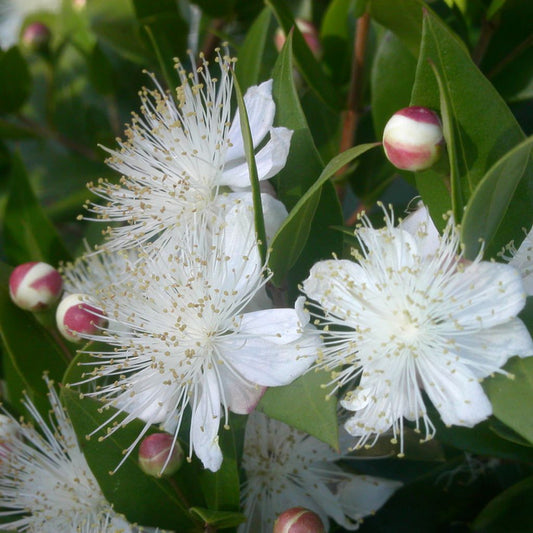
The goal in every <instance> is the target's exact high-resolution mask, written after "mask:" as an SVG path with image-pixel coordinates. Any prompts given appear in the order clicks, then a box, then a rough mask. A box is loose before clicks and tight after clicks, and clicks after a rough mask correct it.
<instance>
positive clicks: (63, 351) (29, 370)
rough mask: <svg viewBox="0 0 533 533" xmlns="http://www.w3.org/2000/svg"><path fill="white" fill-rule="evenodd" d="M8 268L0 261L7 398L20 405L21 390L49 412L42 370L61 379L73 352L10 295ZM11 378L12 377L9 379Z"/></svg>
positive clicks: (0, 312) (0, 322) (0, 319)
mask: <svg viewBox="0 0 533 533" xmlns="http://www.w3.org/2000/svg"><path fill="white" fill-rule="evenodd" d="M10 274H11V269H10V268H9V267H8V266H7V265H5V264H4V263H0V335H1V338H2V345H3V348H4V351H3V357H4V358H5V359H6V360H7V361H9V362H6V363H5V365H6V367H7V370H8V373H7V376H6V377H7V390H8V399H9V400H10V402H11V403H12V404H13V405H14V406H15V407H18V406H19V400H20V399H21V396H20V393H21V392H22V390H26V392H27V394H28V396H29V397H30V398H31V399H32V400H33V401H34V403H36V405H37V406H38V407H39V408H40V409H41V412H43V413H46V412H48V410H49V408H50V405H49V403H48V400H47V398H46V395H47V393H48V388H47V386H46V384H45V382H44V380H43V374H44V372H48V375H49V376H50V377H51V378H52V379H54V380H56V381H61V379H62V378H63V374H64V372H65V370H66V369H67V366H68V363H69V361H70V359H71V358H72V353H71V351H70V349H69V348H68V347H66V346H65V343H64V342H63V341H62V340H61V339H60V338H59V335H58V333H57V331H56V330H55V329H53V328H50V329H49V330H47V329H45V328H44V327H43V326H42V325H41V324H40V323H39V322H38V321H37V319H36V317H35V315H34V314H32V313H29V312H28V311H23V310H22V309H19V308H18V307H17V306H16V305H15V304H14V303H13V302H12V301H11V298H10V297H9V290H8V287H9V276H10ZM10 377H11V378H10Z"/></svg>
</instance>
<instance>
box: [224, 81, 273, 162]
mask: <svg viewBox="0 0 533 533" xmlns="http://www.w3.org/2000/svg"><path fill="white" fill-rule="evenodd" d="M244 105H245V107H246V113H247V115H248V122H249V124H250V131H251V133H252V140H253V143H254V148H255V147H256V146H257V145H258V144H259V143H260V142H261V141H262V140H263V139H264V138H265V136H266V134H267V133H268V132H269V130H270V128H272V123H273V122H274V115H275V114H276V104H275V103H274V100H273V99H272V80H267V81H265V82H263V83H261V84H260V85H254V86H253V87H250V88H249V89H248V90H247V91H246V94H245V95H244ZM228 139H229V140H230V142H231V144H232V145H231V146H230V147H229V148H228V150H227V151H226V160H227V161H228V162H230V161H233V160H235V159H242V158H243V157H244V145H243V141H242V132H241V121H240V114H239V110H237V112H236V113H235V116H234V118H233V120H232V122H231V127H230V130H229V132H228Z"/></svg>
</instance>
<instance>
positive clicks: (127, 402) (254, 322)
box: [86, 207, 320, 471]
mask: <svg viewBox="0 0 533 533" xmlns="http://www.w3.org/2000/svg"><path fill="white" fill-rule="evenodd" d="M252 214H253V213H250V212H249V211H248V210H247V209H239V208H238V207H235V208H234V209H233V210H232V211H230V212H229V213H228V214H227V216H226V218H225V221H224V225H223V226H222V227H221V228H220V229H219V231H216V232H211V231H206V225H207V223H206V222H205V220H204V221H203V222H202V221H201V220H200V219H199V221H198V224H197V225H196V226H195V228H194V230H193V229H192V228H191V229H190V231H188V233H187V234H186V235H184V236H182V237H180V239H179V241H178V243H179V244H178V245H177V246H176V248H175V249H174V248H173V247H171V246H170V245H169V244H167V246H166V247H165V248H164V249H161V250H160V253H159V254H158V255H153V256H152V255H148V256H147V257H146V259H145V261H144V262H139V263H137V264H136V265H135V268H134V269H133V271H132V272H131V277H130V278H129V279H128V281H127V282H125V283H123V284H121V285H120V284H117V285H115V286H111V287H109V288H108V290H107V291H102V292H101V294H100V298H99V303H100V305H101V306H102V308H103V313H104V314H105V316H107V317H108V320H109V325H108V327H107V328H104V329H103V331H102V335H100V336H99V337H98V338H99V339H101V340H102V341H104V342H106V343H108V344H109V345H111V347H112V350H111V351H110V352H108V353H101V352H97V353H93V355H94V357H95V358H96V360H95V362H94V366H95V369H94V371H93V372H91V373H89V375H88V376H86V381H88V382H90V381H94V380H97V382H98V385H99V386H98V387H97V389H96V391H94V392H92V393H91V392H90V393H88V394H89V395H93V396H97V397H100V398H101V399H103V400H104V402H105V404H106V405H109V406H113V407H115V408H117V410H118V411H117V413H121V412H122V413H126V414H127V415H126V418H125V420H124V422H123V423H124V424H127V423H128V422H129V421H130V420H132V419H134V418H140V419H142V420H144V421H146V427H145V431H146V430H147V429H148V427H149V426H150V425H151V424H159V425H160V427H161V429H163V430H164V431H167V432H169V433H171V434H173V435H174V436H175V437H176V438H177V435H178V432H179V429H180V426H181V422H182V419H183V416H184V413H185V412H186V410H187V409H188V408H190V411H191V416H192V420H191V427H190V433H189V443H190V449H189V456H191V455H192V453H193V452H194V453H195V454H196V455H197V456H198V457H199V458H200V459H201V460H202V462H203V464H204V466H205V467H206V468H209V469H211V470H213V471H216V470H218V468H219V467H220V465H221V462H222V453H221V450H220V447H219V445H218V431H219V426H220V424H221V422H222V421H223V422H224V424H225V425H227V423H228V412H229V411H233V412H235V413H241V414H244V413H249V412H250V411H251V410H253V409H254V407H255V405H256V404H257V402H258V401H259V399H260V398H261V396H262V394H263V392H264V388H265V387H269V386H277V385H285V384H288V383H290V382H291V381H293V380H294V379H296V378H297V377H299V376H300V375H301V374H303V373H304V372H305V371H306V370H307V368H308V367H309V365H310V364H311V363H312V362H313V360H314V358H315V356H316V351H317V347H318V345H319V343H320V339H319V337H318V335H316V333H317V332H316V330H314V328H313V327H312V326H309V325H308V324H307V323H308V321H309V317H308V314H307V313H305V312H304V310H303V302H301V301H300V303H299V304H298V305H297V307H296V308H295V309H262V310H256V309H257V305H256V304H255V303H254V302H255V298H256V297H257V295H261V293H262V291H264V286H265V283H266V282H267V279H268V277H269V275H268V274H267V273H266V272H265V269H264V266H263V264H262V263H261V259H260V257H259V253H258V250H257V243H256V238H255V234H254V231H253V218H251V216H252ZM245 228H246V229H245ZM263 296H264V295H263ZM250 306H252V309H255V310H250ZM87 338H89V339H90V338H92V337H91V336H90V335H89V336H87ZM100 378H111V379H103V380H101V379H100ZM114 419H115V416H111V417H110V419H109V420H108V421H107V423H106V425H107V426H109V428H110V429H109V433H108V434H112V432H113V431H115V430H116V429H118V427H117V426H114V425H113V423H114ZM100 429H102V428H97V429H96V430H95V432H97V431H99V430H100ZM143 433H144V432H142V433H141V434H140V435H139V437H138V439H137V440H136V441H135V442H134V443H132V445H131V447H130V448H129V449H128V450H127V452H128V453H130V452H131V451H132V449H133V447H134V446H135V444H136V443H137V442H138V441H139V440H140V439H141V438H142V436H143Z"/></svg>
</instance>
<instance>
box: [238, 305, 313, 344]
mask: <svg viewBox="0 0 533 533" xmlns="http://www.w3.org/2000/svg"><path fill="white" fill-rule="evenodd" d="M304 325H305V324H302V323H301V321H300V317H299V316H298V313H297V311H296V310H295V309H265V310H263V311H255V312H253V313H247V314H245V315H244V316H243V317H242V320H241V323H240V327H239V332H240V333H241V334H242V335H245V336H246V335H251V336H256V337H261V338H262V339H265V340H266V341H268V342H272V343H274V344H288V343H290V342H293V341H295V340H297V339H299V338H300V337H301V336H302V334H303V327H304Z"/></svg>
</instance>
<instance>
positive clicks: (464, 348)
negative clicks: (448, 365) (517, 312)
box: [456, 318, 533, 378]
mask: <svg viewBox="0 0 533 533" xmlns="http://www.w3.org/2000/svg"><path fill="white" fill-rule="evenodd" d="M457 342H458V344H457V346H456V353H457V354H458V355H459V357H460V358H461V361H462V362H463V363H464V364H465V365H467V366H468V367H469V368H470V370H471V372H472V373H473V374H474V375H475V376H476V377H478V378H484V377H486V376H488V375H489V374H492V373H493V372H495V371H496V370H497V369H498V368H501V367H502V366H503V365H504V364H505V363H506V362H507V359H509V357H512V356H513V355H518V356H520V357H528V356H530V355H533V340H532V339H531V335H530V334H529V331H528V330H527V328H526V326H525V325H524V323H523V322H522V321H521V320H520V319H519V318H514V319H512V320H510V321H509V322H506V323H505V324H501V325H499V326H494V327H492V328H488V329H484V330H482V331H480V332H478V333H476V334H474V335H470V336H464V337H460V338H458V339H457Z"/></svg>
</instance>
